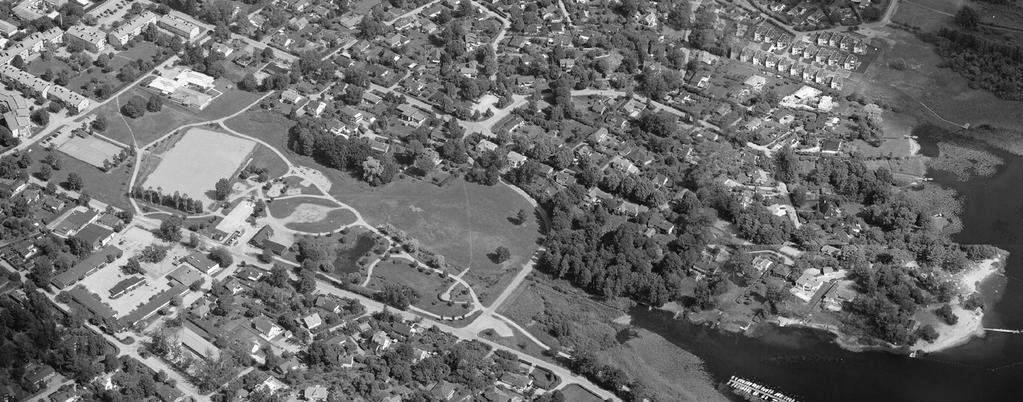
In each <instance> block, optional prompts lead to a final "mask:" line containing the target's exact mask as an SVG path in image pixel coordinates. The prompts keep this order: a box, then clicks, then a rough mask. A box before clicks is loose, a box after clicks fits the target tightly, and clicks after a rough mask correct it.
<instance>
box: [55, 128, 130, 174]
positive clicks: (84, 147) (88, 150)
mask: <svg viewBox="0 0 1023 402" xmlns="http://www.w3.org/2000/svg"><path fill="white" fill-rule="evenodd" d="M58 150H59V151H60V152H63V153H65V154H68V156H71V157H72V158H75V159H78V160H80V161H82V162H85V163H88V164H90V165H92V166H95V167H98V168H102V167H103V161H105V160H110V159H113V157H114V156H116V155H117V154H118V153H120V152H121V147H119V146H117V145H114V144H113V143H111V142H109V141H106V140H102V139H100V138H98V137H96V136H91V135H90V136H87V137H85V138H82V137H79V136H77V135H72V136H71V139H69V140H67V141H66V142H64V144H63V145H61V146H60V148H58Z"/></svg>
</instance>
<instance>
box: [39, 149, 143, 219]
mask: <svg viewBox="0 0 1023 402" xmlns="http://www.w3.org/2000/svg"><path fill="white" fill-rule="evenodd" d="M51 152H52V154H53V155H54V156H56V157H57V159H60V162H61V165H62V166H61V169H60V170H54V171H53V175H52V176H50V181H51V182H54V183H56V184H58V185H59V184H60V183H61V182H63V181H65V180H66V179H67V175H68V173H71V172H75V173H78V175H79V176H81V177H82V182H83V183H85V187H84V189H85V192H86V193H88V194H89V196H91V197H92V198H93V199H94V200H98V201H102V202H105V203H107V204H110V205H113V206H114V207H117V208H120V209H125V210H129V209H131V202H130V201H129V200H128V181H129V180H131V165H132V164H133V163H134V160H129V161H127V162H125V163H123V164H121V166H119V167H117V168H115V169H113V170H111V171H110V172H103V171H102V170H99V169H98V168H96V167H95V166H92V165H90V164H87V163H85V162H82V161H80V160H78V159H75V158H72V157H70V156H68V155H66V154H64V153H63V152H60V151H47V150H46V149H43V148H42V147H41V146H39V145H38V144H36V145H33V146H32V147H30V148H29V154H30V155H31V156H32V166H29V168H28V172H29V174H33V175H34V174H35V173H36V172H38V171H39V168H40V167H41V166H42V160H43V158H45V157H46V155H48V154H50V153H51Z"/></svg>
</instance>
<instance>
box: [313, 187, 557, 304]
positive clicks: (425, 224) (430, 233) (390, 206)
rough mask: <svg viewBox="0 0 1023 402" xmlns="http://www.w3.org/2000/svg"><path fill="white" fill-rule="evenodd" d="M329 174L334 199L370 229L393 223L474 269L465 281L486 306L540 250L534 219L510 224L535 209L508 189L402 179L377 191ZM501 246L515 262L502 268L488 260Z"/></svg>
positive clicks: (426, 245)
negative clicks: (364, 221)
mask: <svg viewBox="0 0 1023 402" xmlns="http://www.w3.org/2000/svg"><path fill="white" fill-rule="evenodd" d="M329 173H330V174H328V177H331V176H333V177H331V178H332V182H333V186H332V188H331V191H330V192H331V194H332V195H334V196H335V197H337V198H338V199H339V200H341V201H342V202H345V203H347V204H348V205H351V206H352V207H353V208H355V209H356V210H358V211H359V213H360V214H362V216H363V217H364V218H365V219H366V220H367V221H369V223H370V224H372V225H383V224H388V223H389V224H392V225H394V226H395V227H396V228H398V229H400V230H404V231H405V232H407V233H408V234H409V235H411V236H412V237H414V238H416V239H418V240H419V242H420V244H422V246H423V247H424V248H426V249H429V250H431V251H434V252H436V253H438V254H441V255H443V256H444V257H445V258H446V259H447V262H448V263H449V264H454V265H455V266H457V267H460V268H462V269H464V268H466V267H469V268H471V269H470V270H469V272H468V273H467V274H466V276H465V278H466V280H467V281H468V282H469V284H470V285H472V287H473V289H475V291H476V294H477V295H478V296H479V298H480V300H481V301H482V302H483V303H484V304H489V303H490V301H492V300H493V298H495V297H497V295H498V294H499V293H500V292H501V291H502V290H503V289H504V287H505V286H507V285H508V282H509V281H511V279H512V277H513V276H514V273H515V272H516V271H517V270H518V269H519V268H520V267H521V266H522V265H523V264H524V263H525V262H526V261H528V260H529V258H530V257H531V256H532V254H533V252H535V251H536V249H537V241H538V240H539V238H540V233H539V226H538V225H537V223H536V221H535V219H530V220H529V221H528V222H527V223H526V224H523V225H516V224H515V223H512V221H511V220H510V219H509V218H511V217H513V216H514V215H515V214H516V213H517V212H518V211H519V210H520V209H523V210H526V211H533V207H532V206H531V205H530V204H529V203H528V202H527V201H526V200H525V199H523V198H522V197H521V196H520V195H518V194H516V193H515V192H514V191H512V190H511V189H509V188H507V187H505V186H503V185H497V186H490V187H487V186H481V185H476V184H472V183H467V182H465V181H462V180H456V181H454V182H453V183H451V184H450V185H446V186H444V187H438V186H435V185H432V184H429V183H425V182H422V181H418V180H412V179H398V180H395V181H394V182H392V183H391V184H388V185H386V186H383V187H380V188H373V187H370V186H369V185H367V184H365V183H363V182H361V181H357V180H354V179H351V178H349V179H347V180H344V181H339V180H338V178H339V177H340V175H338V174H336V173H337V172H336V171H331V172H329ZM498 246H503V247H507V248H508V250H509V251H511V259H509V260H508V261H506V262H504V263H502V264H496V263H494V262H493V261H492V260H491V258H490V255H489V254H491V253H493V252H494V250H495V249H496V248H497V247H498Z"/></svg>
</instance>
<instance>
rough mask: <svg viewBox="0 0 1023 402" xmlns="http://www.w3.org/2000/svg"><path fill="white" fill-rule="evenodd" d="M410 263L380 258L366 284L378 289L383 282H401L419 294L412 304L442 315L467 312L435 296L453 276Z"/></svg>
mask: <svg viewBox="0 0 1023 402" xmlns="http://www.w3.org/2000/svg"><path fill="white" fill-rule="evenodd" d="M414 266H416V264H415V263H413V262H411V261H409V260H406V259H401V258H391V259H387V260H383V261H380V262H379V263H377V265H376V267H374V268H373V278H372V279H370V281H369V284H368V286H367V287H368V288H370V289H372V290H381V289H383V288H384V285H386V284H401V285H405V286H408V287H410V288H412V289H413V290H415V291H416V293H418V294H419V300H418V301H416V303H415V304H413V305H414V306H416V307H419V308H421V309H423V310H426V311H429V312H431V313H434V314H437V315H441V316H445V317H453V316H461V315H463V314H465V313H468V312H469V308H466V307H463V306H461V305H458V304H455V303H452V304H451V305H450V306H449V305H448V303H447V302H445V301H442V300H440V298H439V297H440V295H441V294H442V293H444V291H446V290H447V289H448V287H450V286H451V285H452V284H453V283H454V280H453V279H449V278H447V277H441V276H440V275H438V274H437V273H435V272H434V271H433V270H428V269H423V270H420V269H418V268H415V267H414Z"/></svg>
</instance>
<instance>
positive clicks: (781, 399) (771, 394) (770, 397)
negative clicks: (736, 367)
mask: <svg viewBox="0 0 1023 402" xmlns="http://www.w3.org/2000/svg"><path fill="white" fill-rule="evenodd" d="M728 386H729V387H730V388H732V391H733V392H735V393H736V394H738V395H740V396H742V397H745V398H746V399H748V400H750V401H755V402H761V401H762V402H796V399H795V398H792V397H790V396H788V395H785V394H783V393H781V392H779V391H775V390H773V389H771V388H768V387H766V386H763V385H760V384H757V383H755V382H753V381H750V380H747V379H745V378H741V377H736V376H734V375H733V376H732V378H731V379H729V380H728Z"/></svg>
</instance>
